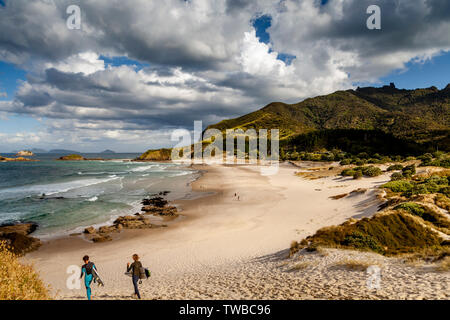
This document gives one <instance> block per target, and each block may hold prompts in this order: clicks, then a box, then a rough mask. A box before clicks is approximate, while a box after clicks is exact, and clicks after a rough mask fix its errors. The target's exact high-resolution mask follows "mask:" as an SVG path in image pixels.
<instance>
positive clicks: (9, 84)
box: [0, 61, 26, 100]
mask: <svg viewBox="0 0 450 320" xmlns="http://www.w3.org/2000/svg"><path fill="white" fill-rule="evenodd" d="M25 78H26V72H25V71H24V70H21V69H19V68H17V67H15V66H14V65H13V64H11V63H6V62H2V61H0V100H12V99H13V97H14V93H15V92H16V89H17V86H18V81H19V80H25ZM3 93H6V96H5V95H4V94H3Z"/></svg>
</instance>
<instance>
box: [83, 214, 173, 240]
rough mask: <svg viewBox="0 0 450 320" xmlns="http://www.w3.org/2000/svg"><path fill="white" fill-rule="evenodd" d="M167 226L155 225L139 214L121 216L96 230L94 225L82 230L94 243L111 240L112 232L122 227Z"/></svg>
mask: <svg viewBox="0 0 450 320" xmlns="http://www.w3.org/2000/svg"><path fill="white" fill-rule="evenodd" d="M162 227H167V226H166V225H156V224H152V223H150V220H149V219H148V218H146V217H144V216H143V215H141V214H137V215H134V216H121V217H119V218H117V219H116V220H115V221H114V223H113V225H111V226H102V227H100V228H98V230H96V229H95V228H94V227H89V228H86V229H85V230H84V233H85V234H86V235H87V236H88V238H89V239H90V240H92V241H93V242H95V243H101V242H107V241H111V240H112V237H111V236H112V234H114V233H119V232H121V231H122V230H123V229H155V228H162Z"/></svg>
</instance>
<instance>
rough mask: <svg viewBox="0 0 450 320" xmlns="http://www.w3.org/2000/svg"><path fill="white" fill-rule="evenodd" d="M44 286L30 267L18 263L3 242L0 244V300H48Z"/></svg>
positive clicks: (47, 292)
mask: <svg viewBox="0 0 450 320" xmlns="http://www.w3.org/2000/svg"><path fill="white" fill-rule="evenodd" d="M49 299H50V295H49V287H48V286H46V285H45V284H44V283H43V282H42V280H41V279H39V276H38V274H37V273H36V272H35V271H34V270H33V268H32V266H27V265H22V264H21V263H19V260H18V258H17V255H15V254H14V253H12V252H11V251H10V250H9V248H8V246H7V245H6V243H5V242H4V241H1V242H0V300H49Z"/></svg>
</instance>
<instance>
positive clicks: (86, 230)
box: [84, 227, 96, 234]
mask: <svg viewBox="0 0 450 320" xmlns="http://www.w3.org/2000/svg"><path fill="white" fill-rule="evenodd" d="M95 232H96V231H95V228H94V227H87V228H86V229H84V233H86V234H94V233H95Z"/></svg>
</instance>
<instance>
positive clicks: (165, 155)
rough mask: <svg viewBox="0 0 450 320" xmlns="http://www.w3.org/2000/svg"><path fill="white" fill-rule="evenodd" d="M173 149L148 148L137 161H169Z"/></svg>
mask: <svg viewBox="0 0 450 320" xmlns="http://www.w3.org/2000/svg"><path fill="white" fill-rule="evenodd" d="M171 156H172V149H157V150H148V151H147V152H145V153H144V154H142V155H141V156H140V157H138V158H137V159H136V160H137V161H168V160H170V159H171Z"/></svg>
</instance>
